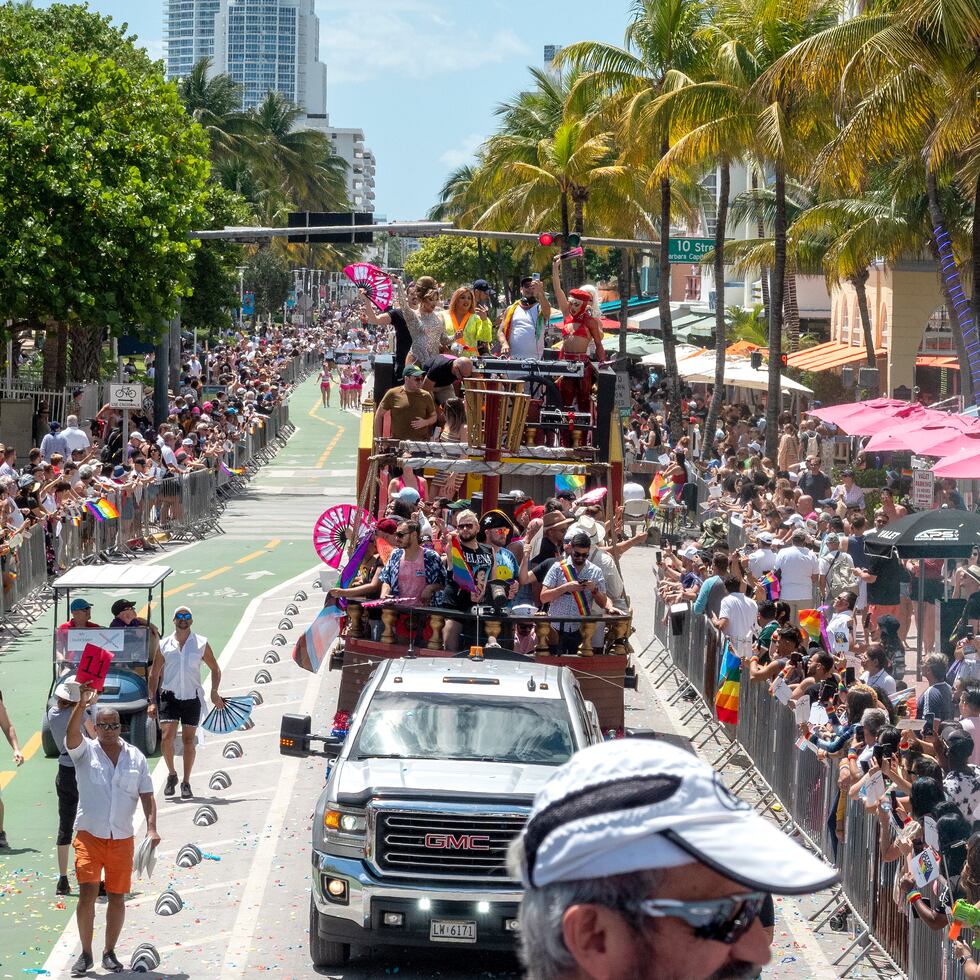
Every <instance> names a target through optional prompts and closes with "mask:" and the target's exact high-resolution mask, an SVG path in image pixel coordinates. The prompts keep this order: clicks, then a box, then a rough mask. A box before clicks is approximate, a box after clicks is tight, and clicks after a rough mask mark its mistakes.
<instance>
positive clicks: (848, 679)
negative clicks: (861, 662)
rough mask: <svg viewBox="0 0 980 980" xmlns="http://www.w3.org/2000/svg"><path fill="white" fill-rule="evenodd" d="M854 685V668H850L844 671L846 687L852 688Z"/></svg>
mask: <svg viewBox="0 0 980 980" xmlns="http://www.w3.org/2000/svg"><path fill="white" fill-rule="evenodd" d="M853 683H854V668H853V667H848V668H847V670H845V671H844V686H845V687H850V686H851V685H852V684H853Z"/></svg>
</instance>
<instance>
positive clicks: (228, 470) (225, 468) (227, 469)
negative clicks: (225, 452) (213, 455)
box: [218, 463, 245, 476]
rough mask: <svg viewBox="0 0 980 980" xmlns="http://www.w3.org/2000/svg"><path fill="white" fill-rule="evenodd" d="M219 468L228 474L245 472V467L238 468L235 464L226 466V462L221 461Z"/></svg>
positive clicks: (234, 474) (237, 474)
mask: <svg viewBox="0 0 980 980" xmlns="http://www.w3.org/2000/svg"><path fill="white" fill-rule="evenodd" d="M218 468H219V469H220V470H221V472H222V473H224V474H225V475H226V476H241V475H242V474H243V473H244V472H245V468H244V467H242V468H241V469H236V468H235V467H234V466H226V465H225V464H224V463H219V464H218Z"/></svg>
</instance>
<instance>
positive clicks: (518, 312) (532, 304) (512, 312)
mask: <svg viewBox="0 0 980 980" xmlns="http://www.w3.org/2000/svg"><path fill="white" fill-rule="evenodd" d="M549 320H551V306H550V304H549V303H548V299H547V297H546V296H545V292H544V286H542V285H541V280H540V279H532V278H531V277H530V276H525V277H524V278H523V279H522V280H521V298H520V300H519V301H518V302H517V303H515V304H514V305H513V306H511V307H509V308H508V309H507V310H506V311H505V312H504V318H503V322H502V323H501V325H500V329H499V330H498V331H497V338H498V340H499V341H500V356H501V357H513V358H515V359H516V360H525V359H531V360H538V359H540V358H541V356H542V355H543V353H544V329H545V327H547V325H548V322H549ZM539 328H540V329H539Z"/></svg>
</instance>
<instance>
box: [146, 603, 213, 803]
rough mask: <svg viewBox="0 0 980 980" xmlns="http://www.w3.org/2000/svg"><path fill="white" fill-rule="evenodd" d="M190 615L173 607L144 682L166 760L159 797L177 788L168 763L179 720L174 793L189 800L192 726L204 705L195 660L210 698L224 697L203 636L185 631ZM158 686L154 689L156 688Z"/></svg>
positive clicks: (194, 736)
mask: <svg viewBox="0 0 980 980" xmlns="http://www.w3.org/2000/svg"><path fill="white" fill-rule="evenodd" d="M193 622H194V616H193V614H192V613H191V611H190V609H189V608H188V607H187V606H178V607H177V608H176V609H175V610H174V631H173V633H171V634H170V635H169V636H165V637H164V638H163V639H162V640H161V641H160V656H158V657H154V659H153V666H152V667H151V668H150V677H149V679H148V681H147V687H148V688H149V692H150V693H149V698H150V707H149V708H148V709H147V714H148V715H149V716H150V717H151V718H152V717H154V716H155V715H157V714H159V715H160V728H161V729H162V732H163V738H162V741H161V747H162V749H163V758H164V760H165V761H166V763H167V770H168V772H169V774H168V776H167V782H166V784H165V785H164V787H163V795H164V796H173V795H174V793H175V792H176V790H177V770H176V769H175V768H174V748H175V745H176V741H177V726H178V725H180V729H181V732H180V737H181V745H182V747H183V760H184V779H183V781H182V782H181V784H180V798H181V799H182V800H189V799H191V798H192V796H193V794H192V793H191V770H192V769H193V768H194V757H195V755H196V754H197V753H196V747H197V741H196V740H197V726H198V725H199V724H200V721H201V714H202V712H203V710H204V688H203V687H202V686H201V664H202V662H203V663H204V664H206V665H207V667H208V668H209V669H210V671H211V703H212V704H213V705H214V706H215V707H216V708H223V707H224V706H225V702H224V698H222V697H221V695H220V694H219V693H218V685H219V684H220V683H221V668H220V667H219V666H218V661H217V659H216V658H215V656H214V651H213V650H212V649H211V644H210V643H208V638H207V637H206V636H201V635H199V634H198V633H194V632H192V631H191V625H192V624H193ZM158 685H159V688H158ZM158 689H159V691H160V707H159V708H157V705H156V703H155V699H156V693H157V690H158Z"/></svg>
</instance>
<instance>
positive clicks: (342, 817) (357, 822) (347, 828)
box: [323, 810, 367, 835]
mask: <svg viewBox="0 0 980 980" xmlns="http://www.w3.org/2000/svg"><path fill="white" fill-rule="evenodd" d="M323 829H324V831H326V833H328V834H351V835H361V834H364V833H365V832H366V831H367V817H366V816H365V815H364V814H363V813H359V812H357V811H356V810H325V811H324V813H323Z"/></svg>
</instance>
